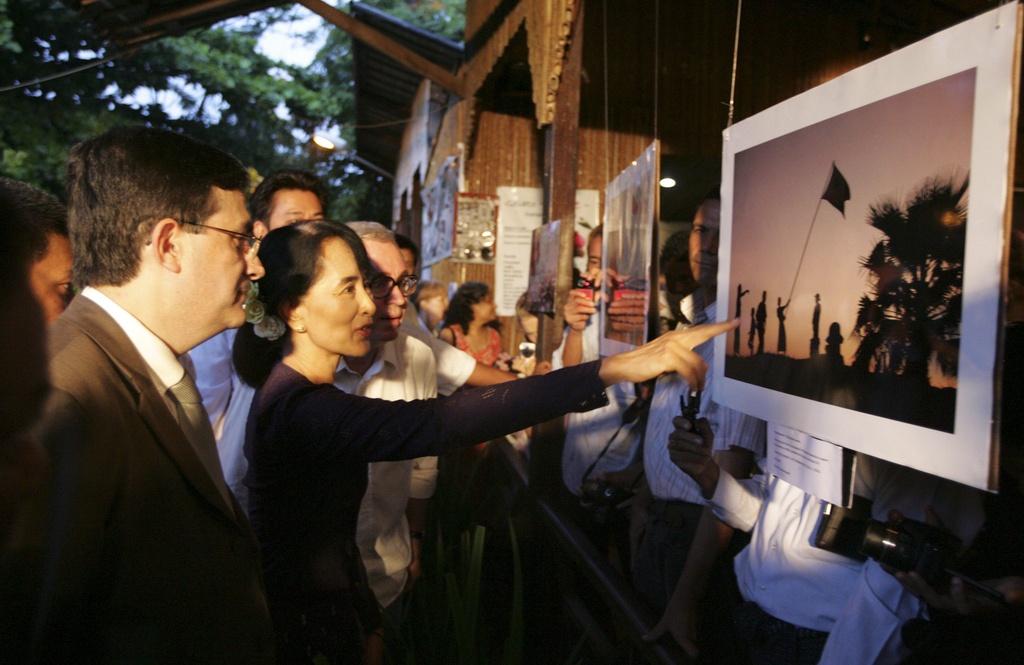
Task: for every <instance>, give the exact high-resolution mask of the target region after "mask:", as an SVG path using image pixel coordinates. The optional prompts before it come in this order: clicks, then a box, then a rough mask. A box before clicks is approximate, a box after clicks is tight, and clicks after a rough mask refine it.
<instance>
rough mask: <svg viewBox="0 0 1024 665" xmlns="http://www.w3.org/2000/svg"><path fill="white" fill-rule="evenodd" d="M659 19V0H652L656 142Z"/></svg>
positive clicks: (655, 129)
mask: <svg viewBox="0 0 1024 665" xmlns="http://www.w3.org/2000/svg"><path fill="white" fill-rule="evenodd" d="M659 18H661V0H654V140H655V141H657V140H658V82H659V80H660V78H661V77H660V76H658V55H659V53H658V51H660V50H661V31H660V30H659V29H658V19H659Z"/></svg>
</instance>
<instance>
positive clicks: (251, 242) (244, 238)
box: [181, 221, 261, 256]
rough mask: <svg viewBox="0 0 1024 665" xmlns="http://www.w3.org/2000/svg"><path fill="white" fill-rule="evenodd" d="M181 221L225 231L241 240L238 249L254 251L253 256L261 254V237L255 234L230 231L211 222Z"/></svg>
mask: <svg viewBox="0 0 1024 665" xmlns="http://www.w3.org/2000/svg"><path fill="white" fill-rule="evenodd" d="M181 223H182V224H188V225H189V226H198V227H199V228H202V229H210V230H211V231H218V232H220V233H223V234H225V235H229V236H231V237H232V238H234V239H235V240H238V241H240V242H239V245H238V249H240V250H242V253H243V254H248V253H249V252H252V255H253V256H256V255H257V254H259V251H260V241H261V238H257V237H256V236H254V235H250V234H248V233H239V232H238V231H228V230H227V229H222V228H220V227H218V226H210V225H209V224H200V223H199V222H185V221H183V222H181Z"/></svg>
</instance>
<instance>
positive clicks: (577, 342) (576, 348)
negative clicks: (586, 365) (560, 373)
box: [562, 328, 583, 367]
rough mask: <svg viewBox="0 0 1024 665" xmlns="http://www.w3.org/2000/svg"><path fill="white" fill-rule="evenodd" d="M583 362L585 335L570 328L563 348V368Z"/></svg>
mask: <svg viewBox="0 0 1024 665" xmlns="http://www.w3.org/2000/svg"><path fill="white" fill-rule="evenodd" d="M581 362H583V333H581V332H580V331H578V330H576V329H575V328H569V331H568V332H567V333H566V334H565V344H564V345H563V347H562V366H563V367H572V366H574V365H579V364H580V363H581Z"/></svg>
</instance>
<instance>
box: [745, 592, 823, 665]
mask: <svg viewBox="0 0 1024 665" xmlns="http://www.w3.org/2000/svg"><path fill="white" fill-rule="evenodd" d="M733 619H734V623H735V626H736V632H737V634H738V635H739V637H740V639H742V640H743V641H744V642H746V644H747V648H748V653H749V654H750V663H751V664H752V665H815V664H816V663H817V662H818V660H819V659H820V658H821V652H822V651H824V649H825V641H826V640H827V639H828V633H825V632H822V631H820V630H811V629H810V628H802V627H800V626H796V625H794V624H791V623H789V622H788V621H783V620H782V619H777V618H775V617H773V616H772V615H770V614H768V613H767V612H765V611H764V610H762V609H761V608H760V607H759V606H758V605H757V603H749V602H748V603H743V604H742V605H740V606H739V607H737V608H736V610H735V611H734V612H733Z"/></svg>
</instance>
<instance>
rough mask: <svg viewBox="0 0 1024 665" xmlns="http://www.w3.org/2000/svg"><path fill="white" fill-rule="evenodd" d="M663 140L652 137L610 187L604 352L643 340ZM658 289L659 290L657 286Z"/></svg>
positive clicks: (604, 266)
mask: <svg viewBox="0 0 1024 665" xmlns="http://www.w3.org/2000/svg"><path fill="white" fill-rule="evenodd" d="M658 154H659V152H658V144H657V142H654V143H652V144H651V145H650V146H649V147H648V148H647V149H646V150H644V152H643V154H641V155H640V156H639V157H637V158H636V160H634V161H633V163H632V164H631V165H630V166H627V167H626V168H625V169H623V171H622V173H620V174H619V175H618V176H616V178H615V179H614V180H612V181H611V182H610V183H609V184H608V187H607V189H606V190H605V222H604V233H603V235H602V299H601V316H602V319H601V326H602V327H601V330H602V331H603V332H602V338H601V353H602V354H603V355H610V354H613V353H621V352H623V351H628V350H629V349H633V348H636V347H638V346H643V344H644V343H645V342H647V340H648V333H649V330H650V327H651V326H650V314H651V303H650V300H651V293H652V291H651V288H650V281H651V260H652V256H653V244H654V227H655V219H656V215H657V188H658ZM655 292H656V291H655Z"/></svg>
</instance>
